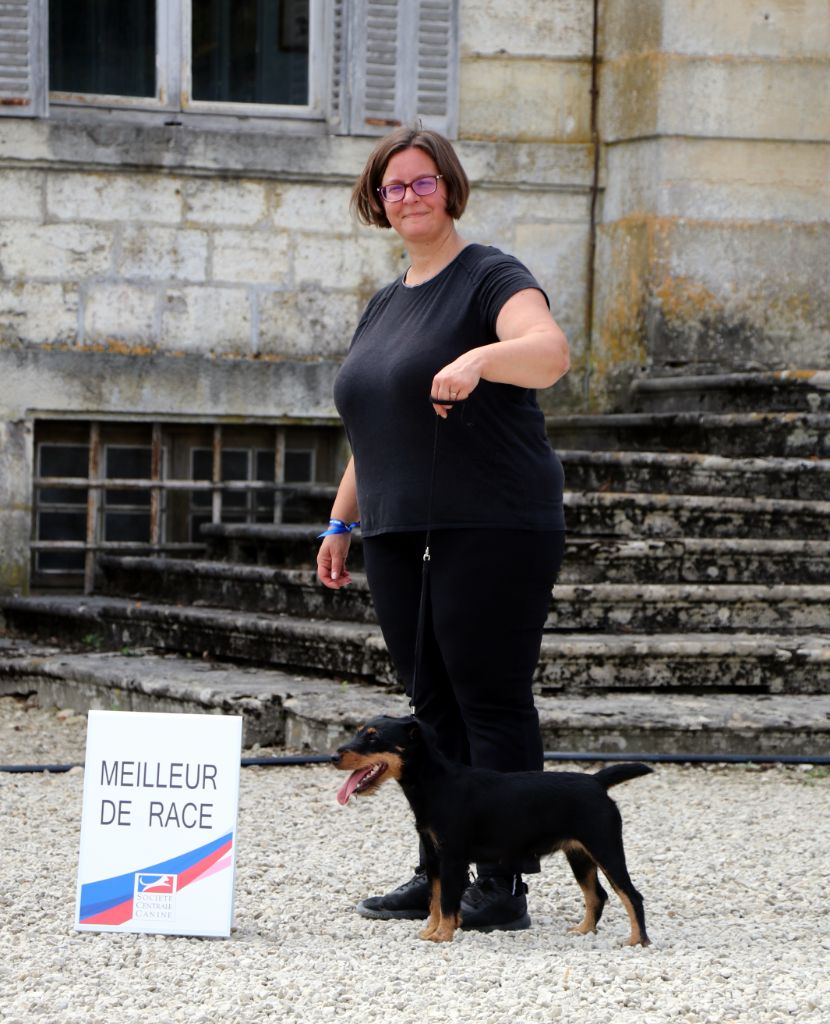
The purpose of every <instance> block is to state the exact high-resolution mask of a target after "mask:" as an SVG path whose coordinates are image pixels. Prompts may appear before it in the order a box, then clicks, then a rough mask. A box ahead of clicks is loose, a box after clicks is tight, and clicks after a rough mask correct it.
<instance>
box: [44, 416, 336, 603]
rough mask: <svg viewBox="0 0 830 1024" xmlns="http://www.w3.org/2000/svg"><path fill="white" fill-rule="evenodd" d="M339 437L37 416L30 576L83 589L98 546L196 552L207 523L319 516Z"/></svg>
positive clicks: (328, 430) (324, 431)
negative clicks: (317, 503)
mask: <svg viewBox="0 0 830 1024" xmlns="http://www.w3.org/2000/svg"><path fill="white" fill-rule="evenodd" d="M340 436H341V435H340V431H339V430H338V429H337V428H336V427H325V426H321V427H302V426H293V425H292V426H284V425H280V424H271V425H249V426H239V425H229V426H226V425H220V424H207V423H192V424H188V423H181V422H177V423H159V422H156V423H129V424H128V423H120V422H112V421H101V422H88V421H84V422H78V421H54V420H53V421H38V422H37V423H36V424H35V468H36V476H35V480H34V498H33V522H32V533H33V537H32V544H31V547H32V583H33V585H35V586H68V587H72V586H78V585H79V584H80V583H81V582H83V583H84V585H85V587H86V588H87V589H91V585H92V578H93V574H94V568H95V556H96V554H97V553H98V552H101V551H110V552H121V553H134V554H153V553H156V554H168V555H177V554H178V555H195V554H198V553H201V552H203V551H204V549H205V543H204V540H203V538H202V536H201V533H200V530H201V527H202V526H203V525H205V524H206V523H279V522H304V521H316V520H317V519H318V518H319V516H320V513H319V511H318V509H317V508H316V506H315V500H316V501H319V500H320V494H321V491H320V487H319V482H324V481H330V480H333V479H334V478H335V476H336V475H337V465H336V463H337V458H338V450H339V447H340ZM322 493H323V495H324V499H328V494H327V491H325V490H324V491H323V492H322Z"/></svg>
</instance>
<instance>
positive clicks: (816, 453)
mask: <svg viewBox="0 0 830 1024" xmlns="http://www.w3.org/2000/svg"><path fill="white" fill-rule="evenodd" d="M546 423H547V432H548V436H549V437H550V440H551V444H552V445H553V447H554V448H555V449H556V450H557V451H565V450H568V449H572V450H576V451H584V450H586V449H589V450H596V451H653V452H659V451H663V452H695V453H697V454H710V455H722V456H726V457H730V458H731V457H735V458H746V457H747V456H750V455H763V456H765V457H766V456H769V457H772V458H797V459H812V458H819V459H826V458H828V457H830V411H822V412H815V413H813V412H783V411H781V412H729V413H709V412H696V411H695V412H641V413H612V414H604V415H598V416H591V415H587V416H584V415H572V416H550V417H547V419H546Z"/></svg>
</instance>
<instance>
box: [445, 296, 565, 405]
mask: <svg viewBox="0 0 830 1024" xmlns="http://www.w3.org/2000/svg"><path fill="white" fill-rule="evenodd" d="M496 336H497V338H498V341H495V342H491V343H490V344H488V345H481V346H479V347H478V348H471V349H470V350H469V351H468V352H464V353H463V354H462V355H460V356H459V357H458V359H456V360H455V361H454V362H452V363H448V364H447V365H446V366H445V367H444V368H443V369H442V370H439V371H438V373H436V374H435V376H434V377H433V378H432V391H431V392H430V395H431V397H432V398H433V399H435V398H438V399H441V398H445V399H449V400H450V401H451V402H461V401H463V400H464V399H465V398H469V397H470V395H471V394H472V393H473V391H474V390H475V388H476V387H477V386H478V382H479V381H480V380H482V379H483V380H488V381H492V382H493V383H496V384H513V385H515V386H516V387H520V388H533V389H536V388H549V387H550V386H551V385H552V384H554V383H556V381H557V380H559V378H560V377H562V376H563V374H565V373H567V372H568V367H569V365H570V359H569V355H568V342H567V339H566V338H565V335H564V334H563V333H562V329H561V328H560V327H559V325H558V324H557V323H556V321H555V320H554V319H553V317H552V316H551V315H550V311H549V310H548V307H547V303H546V302H545V298H544V296H543V295H542V293H541V292H540V291H539V290H538V289H536V288H525V289H523V290H522V291H520V292H516V294H515V295H513V296H511V298H509V299H508V300H507V302H505V304H504V305H503V306H502V308H501V312H500V313H499V315H498V319H497V320H496ZM451 408H452V406H449V405H441V404H440V403H439V404H438V405H436V406H435V412H436V414H437V415H438V416H441V417H442V418H443V419H446V418H447V413H448V412H449V411H450V409H451Z"/></svg>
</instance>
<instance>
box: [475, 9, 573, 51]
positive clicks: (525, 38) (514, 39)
mask: <svg viewBox="0 0 830 1024" xmlns="http://www.w3.org/2000/svg"><path fill="white" fill-rule="evenodd" d="M592 13H593V12H592V7H591V4H589V3H585V2H584V0H557V2H556V3H550V2H549V0H525V2H524V3H522V4H521V5H519V6H514V5H512V4H506V3H504V0H462V3H461V13H460V16H459V19H458V21H459V33H460V40H461V52H462V53H464V54H469V53H510V54H515V55H517V56H536V57H538V56H542V57H572V56H579V57H583V56H585V55H586V54H587V55H590V53H591V22H592Z"/></svg>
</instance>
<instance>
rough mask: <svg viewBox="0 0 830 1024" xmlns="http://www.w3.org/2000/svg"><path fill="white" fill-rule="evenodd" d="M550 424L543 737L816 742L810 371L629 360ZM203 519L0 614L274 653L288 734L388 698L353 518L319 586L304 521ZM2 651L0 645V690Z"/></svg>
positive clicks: (263, 658) (256, 659)
mask: <svg viewBox="0 0 830 1024" xmlns="http://www.w3.org/2000/svg"><path fill="white" fill-rule="evenodd" d="M549 430H550V433H551V437H552V440H553V443H554V445H555V446H556V448H557V450H558V451H559V452H560V454H561V456H562V459H563V462H564V464H565V469H566V477H567V481H568V487H569V491H568V494H567V497H566V501H567V513H566V514H567V520H568V530H569V544H568V551H567V555H566V560H565V564H564V567H563V572H562V575H561V578H560V581H559V583H558V585H557V587H556V588H555V593H554V600H553V601H552V604H551V610H550V615H549V618H548V624H547V628H546V633H545V637H544V640H543V645H542V654H541V658H540V662H539V667H538V671H537V674H536V689H537V694H538V705H539V709H540V718H541V721H542V727H543V734H544V739H545V747H546V749H549V750H579V751H595V752H599V751H605V752H609V751H610V752H617V751H632V752H636V751H655V752H669V753H673V752H681V753H713V752H714V753H751V754H752V753H754V754H763V753H789V754H798V755H802V756H809V755H810V754H813V755H827V754H828V753H830V525H829V524H830V373H828V374H825V373H818V372H816V373H793V374H741V375H731V376H724V377H706V378H666V379H654V380H646V381H642V382H640V383H639V384H638V385H637V386H636V387H635V389H634V390H633V392H632V401H631V411H630V412H626V413H624V414H617V415H606V416H596V417H590V416H578V417H574V416H569V417H561V418H553V419H551V420H550V422H549ZM316 495H317V497H316V500H317V501H318V502H319V503H320V510H319V521H321V522H322V521H324V520H325V518H326V516H327V513H328V508H329V503H330V494H329V493H327V492H326V491H325V490H322V491H321V489H320V488H317V489H316ZM204 532H205V539H206V541H207V544H208V550H207V555H206V557H205V558H204V559H200V560H185V559H169V558H154V557H141V558H138V557H116V556H113V555H108V556H103V557H101V558H100V559H99V562H98V578H97V583H96V592H95V594H94V595H91V596H84V597H80V596H67V595H62V596H57V595H48V594H42V595H36V596H30V597H8V598H4V599H0V609H2V612H3V614H4V616H5V621H6V625H7V627H9V628H10V629H11V630H13V631H14V633H15V634H16V635H17V636H18V637H20V636H22V635H30V636H35V637H38V638H40V639H41V640H43V639H44V638H46V639H50V638H57V639H58V640H59V641H60V642H62V643H66V642H69V641H75V642H81V641H86V643H87V646H89V644H90V638H93V641H92V642H93V643H94V644H95V645H97V646H98V647H99V648H101V652H100V655H97V654H96V653H95V652H94V651H93V652H92V653H90V654H88V655H87V658H93V659H94V658H95V657H96V656H99V657H100V659H101V661H100V663H101V664H104V662H105V659H106V657H107V655H106V654H105V653H104V649H105V648H110V649H112V648H114V649H122V648H123V649H128V648H129V649H130V650H135V649H139V650H149V649H152V650H153V651H156V652H159V651H161V652H167V653H166V657H167V659H168V666H169V670H170V672H171V673H172V674H173V675H176V674H177V673H183V672H185V671H186V667H187V666H186V659H187V656H188V655H189V656H190V657H191V659H192V656H193V655H197V656H199V658H200V659H201V660H202V662H205V661H206V660H210V661H213V662H218V663H229V662H230V663H237V664H239V665H244V666H247V667H246V668H245V669H244V670H243V669H240V670H239V671H240V673H241V674H242V675H244V677H245V678H246V679H247V680H248V681H249V685H253V679H254V677H253V676H252V674H251V673H252V672H253V673H254V675H255V674H256V671H261V672H262V673H264V674H266V675H267V674H268V673H271V674H272V675H273V673H274V672H277V673H281V675H279V678H278V683H279V685H277V683H275V684H274V686H275V687H276V689H275V690H274V692H275V694H276V697H275V700H276V701H277V703H279V704H280V706H281V707H283V709H284V714H283V718H282V732H281V733H280V736H279V740H280V741H281V742H286V743H288V744H289V745H294V746H298V745H306V746H311V747H312V748H316V749H326V748H327V747H330V746H331V745H333V744H334V743H335V742H336V741H337V740H338V739H339V737H340V736H341V735H343V734H346V733H348V732H349V731H351V729H352V728H353V727H354V725H355V723H356V721H357V720H359V718H360V717H365V715H366V713H367V712H368V713H371V711H372V710H393V711H394V710H403V709H405V699H404V698H403V697H402V696H401V695H400V692H399V688H398V684H397V680H396V677H395V674H394V671H393V668H392V666H391V664H390V661H389V658H388V656H387V653H386V650H385V647H384V645H383V641H382V638H381V636H380V634H379V630H378V628H377V626H376V625H375V622H374V615H373V612H372V607H371V601H370V599H369V595H368V590H367V588H366V583H365V579H364V578H363V576H362V575H361V573H360V571H359V570H360V567H361V559H360V544H359V538H356V543H355V544H354V546H353V555H352V559H351V564H352V568H353V576H354V583H353V584H352V586H351V587H349V588H347V589H346V590H344V591H341V592H338V593H334V592H330V591H327V590H325V588H323V587H321V586H320V585H319V584H318V583H317V582H316V579H315V575H314V573H313V571H312V570H311V569H310V566H311V565H313V561H314V554H315V552H316V547H317V542H316V539H315V535H316V533H317V532H319V527H318V526H316V525H315V526H303V525H290V526H289V525H283V526H241V525H213V526H210V527H207V528H205V531H204ZM355 570H356V571H355ZM174 652H175V654H174ZM49 657H53V658H56V657H57V655H49ZM110 657H111V655H110ZM173 658H178V659H179V660H178V661H176V662H175V665H174V662H173V661H172V660H171V659H173ZM19 660H20V659H18V661H19ZM23 660H26V659H25V658H24V659H23ZM7 661H8V660H7ZM30 661H31V659H30ZM153 664H154V665H155V662H154V663H153ZM265 666H267V668H266V667H265ZM19 667H20V665H19V664H18V669H19ZM227 667H228V666H227V664H225V665H224V668H225V669H227ZM15 671H16V670H15V668H14V666H12V665H10V664H8V663H7V664H6V666H5V668H4V663H3V659H2V657H0V679H2V680H5V682H4V683H3V685H4V686H5V688H6V689H7V690H8V688H9V687H10V686H12V685H13V682H11V681H13V679H14V678H15V677H16V676H15ZM73 671H75V677H76V678H77V674H78V671H80V670H79V669H78V668H77V666H75V669H74V670H73ZM89 671H90V673H91V674H93V675H94V674H95V673H94V671H93V669H92V668H90V670H89ZM148 671H149V662H148ZM153 671H154V672H156V671H157V669H154V670H153ZM27 672H28V675H27V676H26V677H27V678H28V679H30V680H31V679H33V678H34V676H36V674H37V673H36V672H34V670H33V669H32V667H31V664H29V668H28V669H27ZM22 674H23V675H26V673H22ZM56 674H57V675H59V673H58V672H57V669H54V668H50V680H52V682H51V683H50V685H54V679H55V677H56ZM150 674H152V673H150ZM128 675H129V673H128ZM140 675H141V673H140V671H139V668H137V669H136V672H135V673H134V674H133V676H134V689H135V690H136V692H138V691H139V690H141V688H142V683H141V679H140ZM20 676H21V672H20V671H18V672H17V677H20ZM133 676H131V677H130V678H133ZM96 678H97V677H96ZM154 678H155V677H154ZM119 679H120V680H121V685H122V687H123V685H124V676H123V673H122V675H121V676H119ZM286 680H287V681H286ZM32 685H34V684H32ZM96 685H97V684H96ZM129 685H131V686H132V685H133V683H131V684H129ZM93 689H94V688H93ZM237 689H238V687H237ZM242 689H243V690H244V687H243V688H242ZM260 689H261V688H260ZM99 690H100V687H99ZM90 692H92V691H90ZM95 692H98V691H95ZM235 692H236V691H235ZM258 693H259V698H261V696H262V694H261V692H260V691H258ZM304 694H305V695H306V698H307V699H306V698H304V697H303V695H304ZM259 698H258V699H259ZM217 699H218V698H217ZM234 700H237V701H242V705H244V692H243V693H236V695H235V697H234ZM242 705H238V706H242ZM226 706H230V705H226ZM243 713H244V707H243ZM277 717H279V715H277ZM257 735H259V734H257Z"/></svg>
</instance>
